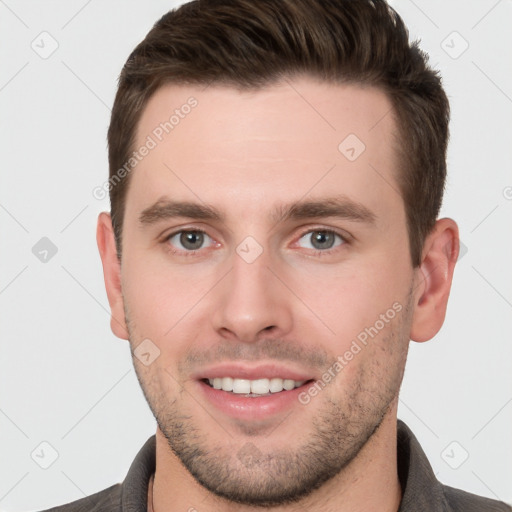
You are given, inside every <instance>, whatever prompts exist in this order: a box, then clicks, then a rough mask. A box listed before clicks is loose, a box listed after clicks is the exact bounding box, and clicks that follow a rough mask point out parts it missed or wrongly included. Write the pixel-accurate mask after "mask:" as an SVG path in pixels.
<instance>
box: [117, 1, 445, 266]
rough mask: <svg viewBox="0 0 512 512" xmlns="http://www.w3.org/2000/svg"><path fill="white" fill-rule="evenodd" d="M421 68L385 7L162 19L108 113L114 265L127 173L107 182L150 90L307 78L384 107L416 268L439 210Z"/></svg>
mask: <svg viewBox="0 0 512 512" xmlns="http://www.w3.org/2000/svg"><path fill="white" fill-rule="evenodd" d="M427 60H428V58H427V56H426V54H425V53H423V52H422V51H421V50H420V49H419V47H418V43H417V42H414V43H409V34H408V31H407V29H406V27H405V25H404V23H403V21H402V20H401V18H400V17H399V16H398V14H397V13H396V12H395V11H394V10H393V9H392V8H391V7H390V6H389V5H388V4H387V3H386V2H385V0H194V1H192V2H189V3H187V4H184V5H182V6H181V7H179V8H177V9H174V10H172V11H170V12H168V13H167V14H165V15H164V16H163V17H162V18H161V19H160V20H159V21H158V22H157V23H156V24H155V25H154V27H153V28H152V30H151V31H150V32H149V33H148V34H147V36H146V38H145V39H144V40H143V41H142V42H141V43H140V44H139V45H138V46H137V47H136V48H135V50H134V51H133V52H132V54H131V55H130V57H129V58H128V60H127V62H126V64H125V65H124V67H123V70H122V72H121V75H120V78H119V87H118V90H117V95H116V98H115V102H114V107H113V109H112V117H111V122H110V127H109V131H108V145H109V167H110V180H109V183H110V185H111V186H110V187H109V192H110V202H111V214H112V222H113V227H114V233H115V236H116V244H117V251H118V255H119V257H121V233H122V226H123V216H124V210H125V206H124V205H125V199H126V194H127V190H128V186H129V183H130V179H129V178H130V173H126V172H124V173H123V175H122V176H123V179H119V174H117V173H118V171H120V170H121V168H125V169H126V162H128V161H129V159H130V153H131V152H132V151H133V145H134V142H135V137H136V131H137V124H138V121H139V119H140V117H141V114H142V111H143V109H144V107H145V106H146V104H147V102H148V100H149V98H150V97H151V96H152V95H153V94H154V93H155V91H156V90H157V89H158V88H159V87H160V86H162V85H164V84H168V83H174V84H181V85H183V84H191V85H208V84H211V83H216V84H221V85H226V86H232V87H235V88H238V89H259V88H262V87H264V86H266V85H270V84H272V83H276V82H278V81H279V80H281V79H283V78H289V77H293V76H298V75H308V76H312V77H316V78H319V79H321V80H324V81H327V82H330V83H334V84H360V85H364V86H375V87H377V88H379V89H381V90H382V91H384V92H385V93H386V94H387V96H388V98H389V99H390V101H391V104H392V106H393V109H394V111H393V113H394V116H395V119H396V121H397V126H398V132H399V136H400V143H399V144H397V150H398V152H399V153H398V155H399V161H400V169H398V173H397V180H398V184H399V188H400V192H401V195H402V198H403V201H404V206H405V212H406V216H407V228H408V233H409V244H410V252H411V258H412V263H413V265H414V266H417V265H419V264H420V263H421V253H422V249H423V244H424V241H425V237H426V236H427V235H428V233H429V232H430V231H431V230H432V228H433V226H434V224H435V221H436V218H437V216H438V214H439V209H440V207H441V202H442V196H443V190H444V182H445V176H446V148H447V142H448V122H449V104H448V99H447V97H446V94H445V92H444V90H443V88H442V85H441V79H440V77H439V75H438V73H437V72H436V71H434V70H432V69H431V68H430V67H429V66H428V64H427ZM113 178H117V181H114V180H113Z"/></svg>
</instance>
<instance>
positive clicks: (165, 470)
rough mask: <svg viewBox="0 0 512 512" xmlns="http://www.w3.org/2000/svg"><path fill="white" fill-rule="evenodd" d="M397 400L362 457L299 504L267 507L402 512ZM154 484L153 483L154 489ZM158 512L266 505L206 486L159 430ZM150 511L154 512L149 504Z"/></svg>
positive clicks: (227, 511) (230, 510) (283, 511)
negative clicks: (225, 495) (245, 502)
mask: <svg viewBox="0 0 512 512" xmlns="http://www.w3.org/2000/svg"><path fill="white" fill-rule="evenodd" d="M396 439H397V432H396V405H395V406H394V407H393V408H391V409H390V410H389V411H388V414H387V415H386V417H385V418H384V420H383V422H382V423H381V425H380V427H379V429H378V430H377V431H376V432H375V433H374V434H373V436H372V437H371V438H370V439H369V440H368V442H367V443H366V445H365V446H364V447H363V448H362V449H361V451H360V452H359V454H358V455H357V457H355V458H354V459H353V460H352V462H351V463H350V464H349V465H348V466H347V467H346V468H344V469H343V470H342V471H341V472H340V473H339V474H338V475H336V476H335V477H334V478H332V479H331V480H329V481H328V482H326V483H325V484H324V485H322V487H320V488H319V489H317V490H316V491H315V492H313V493H312V494H311V495H309V496H307V497H305V498H304V499H302V500H301V501H300V502H298V503H296V504H288V505H283V506H279V507H272V508H267V510H268V511H271V512H295V511H303V510H308V511H310V512H320V511H322V512H326V511H335V510H336V511H338V512H348V511H350V512H363V511H367V510H379V511H381V512H397V510H398V508H399V506H400V500H401V495H402V492H401V488H400V482H399V480H398V471H397V458H396V453H397V446H396ZM151 487H152V488H151ZM150 494H151V495H152V496H151V497H152V500H151V499H149V500H148V501H149V502H151V501H152V507H153V511H154V512H164V511H174V510H187V511H190V512H194V511H196V509H197V510H201V512H235V511H236V512H256V511H257V512H261V507H252V506H247V505H240V504H238V503H233V502H228V501H226V500H224V499H222V498H219V497H217V496H215V495H214V494H212V493H211V492H209V491H208V490H206V489H205V488H204V487H202V486H201V485H200V484H199V483H197V482H196V480H195V479H194V478H193V477H192V475H191V474H190V473H189V472H188V471H187V469H186V468H185V467H184V466H183V465H182V464H181V462H180V461H179V459H178V458H177V457H176V456H175V455H174V453H173V452H172V451H171V450H170V448H169V446H168V444H167V440H166V439H165V437H164V435H163V434H162V432H161V431H160V430H159V429H158V430H157V435H156V472H155V475H154V482H152V486H150ZM148 511H149V512H153V511H152V510H151V508H148Z"/></svg>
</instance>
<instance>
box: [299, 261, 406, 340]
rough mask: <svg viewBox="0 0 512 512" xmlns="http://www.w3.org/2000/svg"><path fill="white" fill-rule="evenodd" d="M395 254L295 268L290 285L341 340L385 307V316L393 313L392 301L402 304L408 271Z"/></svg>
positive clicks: (361, 328) (367, 324)
mask: <svg viewBox="0 0 512 512" xmlns="http://www.w3.org/2000/svg"><path fill="white" fill-rule="evenodd" d="M397 258H398V256H397V257H396V258H394V259H393V258H390V259H388V260H384V259H381V260H379V261H376V260H375V259H373V258H372V259H371V261H370V259H368V260H367V261H362V260H360V261H357V263H355V262H354V263H349V264H347V265H339V266H334V265H315V266H309V267H308V268H304V269H302V270H298V269H296V268H295V269H294V273H295V274H296V275H295V278H294V279H293V280H294V285H293V289H294V290H296V293H297V296H298V297H299V298H300V299H301V300H302V301H303V302H304V304H306V305H307V306H308V307H309V309H310V310H311V311H312V312H313V313H314V314H315V316H317V317H318V318H319V319H321V320H322V321H323V323H325V324H326V326H327V327H328V328H329V330H330V331H331V334H333V336H332V337H333V339H336V340H338V342H339V343H341V342H340V341H339V340H343V341H344V342H345V341H347V340H351V339H352V338H353V337H355V336H357V335H358V334H359V333H360V332H361V331H364V329H365V328H369V327H371V326H373V325H374V324H375V323H376V322H377V321H378V320H379V318H380V315H381V314H384V315H385V314H386V312H388V310H391V311H390V313H389V315H388V316H389V317H391V316H393V317H394V315H393V313H394V312H395V310H394V309H393V305H395V304H398V306H396V305H395V309H400V306H404V304H403V302H404V301H405V299H406V298H407V294H408V291H409V288H410V282H411V279H412V271H411V269H410V268H409V266H408V265H407V262H403V263H402V264H400V263H399V261H398V259H397ZM402 259H403V258H402ZM299 276H300V277H299ZM291 278H292V275H290V279H291ZM386 319H387V317H386ZM379 325H380V324H379ZM340 348H343V347H340Z"/></svg>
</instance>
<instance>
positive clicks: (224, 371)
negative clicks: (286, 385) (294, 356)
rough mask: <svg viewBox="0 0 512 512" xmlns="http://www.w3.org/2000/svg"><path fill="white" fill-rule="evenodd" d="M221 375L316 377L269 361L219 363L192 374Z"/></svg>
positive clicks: (213, 376) (200, 377)
mask: <svg viewBox="0 0 512 512" xmlns="http://www.w3.org/2000/svg"><path fill="white" fill-rule="evenodd" d="M219 377H220V378H222V377H232V378H233V379H248V380H257V379H272V378H275V377H277V378H281V379H290V380H296V381H302V380H310V379H313V378H314V377H313V376H312V375H311V373H305V372H304V370H299V369H295V368H291V367H288V366H283V365H282V364H272V363H267V364H258V365H252V366H251V365H248V364H247V363H241V362H236V363H235V362H230V363H223V364H217V365H215V366H210V367H206V368H202V369H201V370H200V371H197V372H196V373H194V374H193V375H192V378H194V379H198V380H202V379H215V378H219Z"/></svg>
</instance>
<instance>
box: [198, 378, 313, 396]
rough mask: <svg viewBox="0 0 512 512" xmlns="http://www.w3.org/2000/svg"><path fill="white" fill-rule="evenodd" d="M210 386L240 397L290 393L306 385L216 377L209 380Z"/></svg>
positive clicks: (296, 381)
mask: <svg viewBox="0 0 512 512" xmlns="http://www.w3.org/2000/svg"><path fill="white" fill-rule="evenodd" d="M208 382H209V383H210V386H212V387H213V388H214V389H222V390H223V391H232V392H233V393H236V394H240V395H247V394H249V393H253V394H254V395H267V394H268V393H279V392H281V391H283V390H285V391H290V390H292V389H294V388H298V387H299V386H302V385H303V384H304V382H306V381H304V380H292V379H280V378H279V377H274V378H272V379H255V380H248V379H233V378H231V377H215V378H214V379H208Z"/></svg>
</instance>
